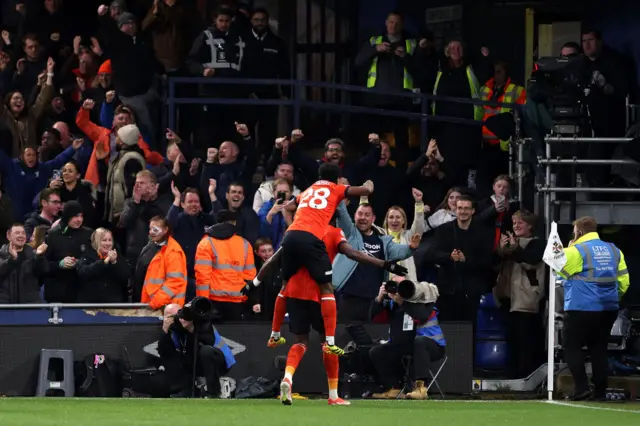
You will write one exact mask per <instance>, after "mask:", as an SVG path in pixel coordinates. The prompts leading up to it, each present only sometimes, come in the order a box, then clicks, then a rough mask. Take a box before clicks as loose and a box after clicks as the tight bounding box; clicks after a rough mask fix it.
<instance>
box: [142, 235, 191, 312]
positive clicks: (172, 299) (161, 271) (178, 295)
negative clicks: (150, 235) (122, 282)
mask: <svg viewBox="0 0 640 426" xmlns="http://www.w3.org/2000/svg"><path fill="white" fill-rule="evenodd" d="M186 291H187V258H186V256H185V255H184V251H182V247H180V244H178V242H177V241H176V240H174V239H173V237H169V238H167V240H166V242H165V243H164V244H161V248H160V251H158V253H156V255H155V256H154V257H153V259H152V260H151V263H150V264H149V267H148V268H147V274H146V275H145V277H144V285H143V287H142V299H141V300H140V301H141V302H142V303H148V304H149V306H150V307H151V309H159V308H161V307H163V306H166V305H168V304H170V303H175V304H178V305H180V306H184V298H185V294H186Z"/></svg>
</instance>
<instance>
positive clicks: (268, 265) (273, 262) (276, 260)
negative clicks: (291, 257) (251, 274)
mask: <svg viewBox="0 0 640 426" xmlns="http://www.w3.org/2000/svg"><path fill="white" fill-rule="evenodd" d="M281 256H282V247H280V248H278V250H277V251H276V252H275V253H273V256H271V257H270V258H269V259H268V260H267V261H266V262H264V265H262V268H260V270H259V271H258V273H257V274H256V277H255V278H254V279H253V285H254V286H255V287H258V286H259V285H260V283H262V281H263V280H264V277H265V276H266V275H267V274H268V273H269V272H270V271H271V270H273V269H276V268H277V267H278V265H279V264H280V257H281Z"/></svg>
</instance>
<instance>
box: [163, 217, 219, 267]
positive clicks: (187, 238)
mask: <svg viewBox="0 0 640 426" xmlns="http://www.w3.org/2000/svg"><path fill="white" fill-rule="evenodd" d="M167 222H169V224H170V225H171V228H173V238H175V240H176V241H177V242H178V244H180V247H182V250H184V254H185V256H187V273H188V275H189V277H195V273H194V270H193V266H194V261H195V257H196V248H197V247H198V243H199V242H200V240H202V236H203V235H204V229H205V227H209V226H211V225H215V223H216V218H215V216H213V212H211V213H200V214H199V215H198V216H189V215H188V214H185V213H184V212H183V211H182V207H176V206H175V205H174V204H171V207H170V208H169V211H168V212H167Z"/></svg>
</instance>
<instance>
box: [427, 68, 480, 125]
mask: <svg viewBox="0 0 640 426" xmlns="http://www.w3.org/2000/svg"><path fill="white" fill-rule="evenodd" d="M441 77H442V71H438V75H437V77H436V84H434V85H433V94H434V95H437V94H438V85H439V84H440V78H441ZM467 80H469V88H470V89H471V99H480V83H478V79H477V78H476V75H475V74H474V73H473V69H472V68H471V65H467ZM431 112H432V114H433V115H436V102H435V101H433V102H432V103H431ZM483 117H484V108H482V105H474V106H473V119H474V120H477V121H482V118H483Z"/></svg>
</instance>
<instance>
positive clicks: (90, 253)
mask: <svg viewBox="0 0 640 426" xmlns="http://www.w3.org/2000/svg"><path fill="white" fill-rule="evenodd" d="M91 248H92V249H93V250H91V249H89V250H87V251H86V252H85V253H84V255H83V256H82V259H80V260H79V261H78V264H77V267H76V268H77V270H78V278H79V281H80V288H79V290H78V303H122V302H124V301H126V296H127V294H126V293H127V282H128V279H129V272H130V270H129V267H128V266H127V262H125V260H124V257H123V256H120V255H119V254H118V251H117V250H116V247H115V246H114V241H113V235H112V234H111V231H109V230H108V229H105V228H98V229H96V230H95V232H94V233H93V234H92V235H91Z"/></svg>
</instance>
